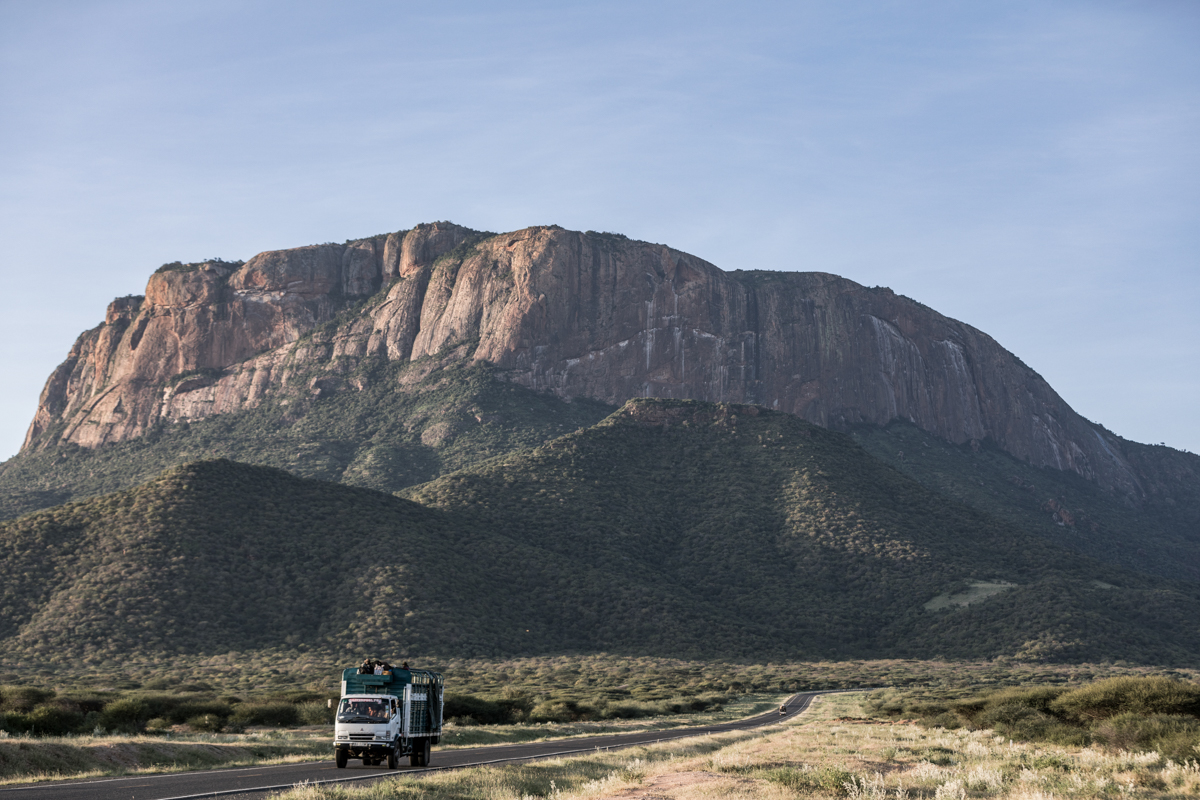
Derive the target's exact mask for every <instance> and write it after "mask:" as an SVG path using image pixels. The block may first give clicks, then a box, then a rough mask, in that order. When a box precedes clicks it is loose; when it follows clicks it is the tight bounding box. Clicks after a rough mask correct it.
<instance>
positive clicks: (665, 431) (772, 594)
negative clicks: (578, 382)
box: [406, 401, 1200, 663]
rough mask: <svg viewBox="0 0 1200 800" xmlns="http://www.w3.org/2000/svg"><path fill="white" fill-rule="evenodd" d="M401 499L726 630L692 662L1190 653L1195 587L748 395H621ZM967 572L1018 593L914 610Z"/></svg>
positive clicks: (1197, 635)
mask: <svg viewBox="0 0 1200 800" xmlns="http://www.w3.org/2000/svg"><path fill="white" fill-rule="evenodd" d="M406 495H407V496H409V497H412V498H413V499H415V500H417V501H419V502H421V503H423V504H426V505H431V506H435V507H438V508H443V509H445V510H447V511H450V512H452V513H453V514H454V517H455V520H456V524H457V525H458V526H460V527H466V528H473V529H479V530H491V531H495V532H497V533H503V534H505V535H506V536H509V537H511V538H513V539H514V540H519V541H523V542H527V543H529V544H531V545H534V546H536V547H538V548H542V549H545V550H549V551H551V552H554V553H559V554H562V555H564V556H567V557H574V558H577V559H581V560H583V561H586V563H588V564H591V565H593V566H596V567H601V568H609V569H612V570H615V571H621V572H623V573H624V574H627V575H629V576H633V577H635V578H636V582H637V583H639V584H641V585H645V586H654V587H658V588H659V589H660V590H669V591H670V592H671V593H672V594H673V595H674V596H676V597H679V598H686V603H685V606H684V607H686V606H691V607H693V608H703V607H706V606H712V607H715V608H718V609H720V610H721V611H722V612H723V614H724V616H725V618H726V619H729V620H735V621H736V622H735V623H734V624H732V625H725V626H722V627H721V628H714V629H713V630H711V631H709V632H708V633H707V634H706V635H705V636H704V639H703V645H702V646H701V648H700V650H699V651H697V652H698V653H699V654H705V653H707V654H709V655H712V654H714V653H722V654H725V653H735V652H738V649H739V648H741V647H745V645H744V644H743V643H744V642H746V641H747V638H748V637H754V638H755V639H757V640H758V642H761V643H756V647H757V648H759V651H760V652H764V651H765V652H770V651H771V650H773V649H774V648H773V647H772V646H771V644H769V642H774V643H776V644H777V646H778V647H779V649H781V650H783V651H784V652H788V653H791V654H793V655H794V656H796V657H800V656H803V657H813V656H827V657H847V656H859V655H864V654H868V653H869V654H889V655H897V656H930V655H936V654H940V655H945V656H949V657H979V656H997V655H1021V656H1028V657H1034V658H1052V659H1053V658H1068V659H1104V658H1134V659H1139V660H1149V661H1156V662H1160V663H1165V662H1168V661H1177V660H1179V659H1180V658H1182V657H1184V654H1185V653H1187V652H1198V651H1200V626H1198V623H1197V621H1196V617H1195V612H1197V611H1200V605H1198V604H1197V598H1196V593H1195V591H1194V590H1193V589H1191V588H1184V589H1182V590H1181V589H1177V588H1173V587H1170V586H1167V585H1166V584H1164V583H1163V582H1161V581H1159V582H1156V581H1152V580H1148V579H1144V578H1140V577H1138V576H1136V575H1133V574H1131V573H1126V572H1122V571H1119V570H1116V569H1113V568H1110V567H1105V566H1101V565H1100V564H1098V563H1097V562H1095V561H1093V560H1091V559H1087V558H1081V557H1079V556H1077V555H1074V554H1071V553H1067V552H1065V551H1064V550H1062V549H1061V548H1059V547H1057V546H1055V545H1054V544H1053V543H1051V542H1048V541H1046V540H1045V539H1044V538H1042V537H1039V536H1035V535H1031V534H1028V533H1026V532H1024V531H1022V530H1020V529H1019V528H1016V527H1014V526H1011V525H1007V524H1004V523H1001V522H998V521H996V520H995V519H994V518H991V517H988V516H986V515H983V514H981V513H979V512H977V511H974V510H972V509H970V508H968V507H966V506H964V505H962V504H959V503H957V502H954V501H949V500H946V499H945V498H943V497H941V496H938V495H936V494H934V493H933V492H931V491H929V490H927V489H925V488H924V487H922V486H920V485H919V484H917V483H915V482H914V481H912V480H911V479H909V478H907V477H905V476H904V475H902V474H901V473H899V472H897V471H895V470H893V469H891V468H889V467H887V466H886V465H884V464H882V463H880V462H879V461H878V460H876V459H874V458H871V457H870V456H869V455H868V454H867V453H866V452H865V451H863V450H862V449H861V448H859V447H858V446H856V445H855V444H854V443H853V442H852V441H851V440H850V439H849V438H848V437H846V436H844V435H842V434H838V433H834V432H830V431H827V430H824V429H821V428H818V427H816V426H813V425H810V424H807V423H805V422H803V421H801V420H798V419H796V418H795V417H792V416H789V415H786V414H778V413H772V412H767V411H764V410H762V409H759V408H757V407H753V406H712V405H707V404H699V403H692V402H681V401H631V402H630V403H628V404H627V405H626V406H625V407H624V408H622V409H621V410H620V411H619V412H617V413H616V414H614V415H613V416H612V417H610V418H608V419H607V420H605V421H604V422H602V423H601V424H599V425H597V426H595V427H593V428H590V429H587V430H585V431H581V432H579V433H576V434H572V435H568V436H566V437H563V438H562V439H558V440H554V441H552V442H550V443H548V444H546V445H543V446H542V447H539V448H537V449H536V450H535V451H533V452H532V453H521V454H516V455H513V456H510V457H505V458H499V459H496V460H494V461H491V462H488V463H486V464H484V465H480V466H477V467H473V468H468V469H466V470H463V471H462V472H459V473H456V474H453V475H449V476H445V477H443V478H440V479H438V480H436V481H433V482H431V483H429V484H425V485H422V486H418V487H414V488H413V489H410V490H407V491H406ZM970 580H975V581H1008V582H1012V583H1014V584H1017V586H1016V587H1013V588H1009V589H1006V590H1004V591H1002V592H1000V593H999V594H996V595H995V596H993V597H991V598H989V599H986V600H983V601H981V602H978V603H975V604H971V605H967V606H958V605H955V604H954V603H953V602H952V603H951V604H950V606H949V608H950V610H946V611H941V612H929V611H926V610H925V609H924V607H923V606H924V604H925V603H926V602H928V601H930V600H932V599H933V598H935V597H936V596H938V595H942V594H946V593H951V594H952V596H953V597H955V598H957V597H959V596H960V595H962V594H965V593H967V591H966V590H968V589H969V588H970V587H969V585H968V584H967V583H966V582H967V581H970ZM658 610H659V609H658V607H656V606H654V605H653V604H650V603H645V604H643V605H641V606H640V607H632V608H622V607H620V606H617V605H615V604H614V606H613V608H612V609H611V610H610V611H609V613H610V614H612V615H614V616H618V617H623V618H630V619H633V620H638V619H640V618H644V617H650V618H653V616H654V615H655V614H656V613H657V612H658ZM664 635H665V634H664ZM759 637H761V638H759ZM598 644H599V645H600V646H602V647H609V648H614V647H617V646H619V642H617V641H605V640H600V641H599V642H598ZM691 652H692V651H687V653H689V654H690V653H691Z"/></svg>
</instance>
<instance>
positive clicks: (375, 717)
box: [333, 665, 444, 769]
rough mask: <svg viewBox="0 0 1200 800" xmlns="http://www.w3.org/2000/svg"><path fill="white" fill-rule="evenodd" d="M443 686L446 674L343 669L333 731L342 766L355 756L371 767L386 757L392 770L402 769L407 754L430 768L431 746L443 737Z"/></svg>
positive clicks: (337, 760) (336, 756)
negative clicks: (401, 760)
mask: <svg viewBox="0 0 1200 800" xmlns="http://www.w3.org/2000/svg"><path fill="white" fill-rule="evenodd" d="M405 667H407V665H405ZM442 690H443V681H442V676H441V674H440V673H437V672H430V671H429V670H424V669H407V668H392V667H381V668H375V669H374V670H373V671H370V672H368V671H367V670H364V669H363V668H361V667H358V668H356V667H351V668H349V669H346V670H343V671H342V694H341V699H340V700H339V701H338V708H337V716H336V722H335V724H334V729H333V754H334V762H335V763H336V764H337V766H338V769H344V768H345V767H346V763H347V762H348V761H349V760H350V759H352V758H357V759H362V763H363V766H366V767H377V766H379V765H380V764H382V763H383V762H385V761H386V762H387V768H388V769H396V768H397V766H398V764H399V762H400V759H401V758H402V757H404V756H408V763H409V765H410V766H413V767H427V766H429V758H430V748H431V747H432V746H433V745H435V744H437V743H438V742H439V741H441V736H442V706H443V697H444V694H443V691H442Z"/></svg>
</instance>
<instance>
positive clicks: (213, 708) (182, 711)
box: [168, 700, 233, 725]
mask: <svg viewBox="0 0 1200 800" xmlns="http://www.w3.org/2000/svg"><path fill="white" fill-rule="evenodd" d="M232 713H233V708H232V707H231V706H230V705H229V704H228V703H222V702H221V701H220V700H192V701H189V702H186V703H180V704H179V705H177V706H176V707H175V708H173V709H171V712H170V714H169V715H168V716H169V717H170V719H171V721H172V722H176V723H178V722H186V723H187V724H189V725H191V724H192V719H193V718H195V717H213V718H215V719H218V720H221V721H224V720H225V718H226V717H228V716H229V715H230V714H232Z"/></svg>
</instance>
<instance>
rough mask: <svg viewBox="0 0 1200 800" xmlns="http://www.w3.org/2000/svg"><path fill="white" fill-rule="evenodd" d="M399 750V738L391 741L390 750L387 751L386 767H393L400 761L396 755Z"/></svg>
mask: <svg viewBox="0 0 1200 800" xmlns="http://www.w3.org/2000/svg"><path fill="white" fill-rule="evenodd" d="M398 752H400V740H399V739H397V740H396V741H394V742H392V752H390V753H388V756H387V758H388V769H395V768H396V766H397V765H398V764H399V763H400V759H399V758H397V757H396V753H398Z"/></svg>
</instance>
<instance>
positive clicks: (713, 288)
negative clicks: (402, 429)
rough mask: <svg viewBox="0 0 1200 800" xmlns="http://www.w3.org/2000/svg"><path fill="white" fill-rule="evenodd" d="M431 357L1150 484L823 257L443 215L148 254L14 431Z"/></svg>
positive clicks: (983, 348)
mask: <svg viewBox="0 0 1200 800" xmlns="http://www.w3.org/2000/svg"><path fill="white" fill-rule="evenodd" d="M434 355H438V356H441V357H442V358H443V359H445V358H446V357H454V358H461V359H464V360H470V361H475V362H479V361H486V362H490V363H492V364H494V365H495V366H496V367H497V368H498V370H499V371H500V374H502V375H503V376H505V377H506V378H507V379H508V380H511V381H514V382H517V383H519V384H522V385H525V386H527V387H530V388H533V389H537V390H543V391H548V392H553V393H555V394H557V395H559V396H561V397H565V398H574V397H591V398H596V399H599V400H604V401H607V402H611V403H622V402H624V401H625V400H628V399H631V398H636V397H657V398H677V399H695V400H705V401H712V402H737V403H750V404H755V405H761V406H765V407H767V408H771V409H776V410H780V411H785V412H788V413H791V414H795V415H797V416H800V417H802V418H804V419H807V420H809V421H811V422H814V423H817V424H819V425H823V426H827V427H833V428H839V427H845V426H848V425H853V424H857V423H874V424H880V425H882V424H886V423H888V422H889V421H891V420H895V419H902V420H908V421H911V422H912V423H914V424H916V425H917V426H919V427H920V428H922V429H924V430H925V431H928V432H930V433H933V434H935V435H937V436H939V437H942V438H944V439H946V440H949V441H952V442H956V443H963V442H968V441H971V440H985V439H990V440H992V441H993V442H995V443H996V444H997V445H998V446H999V447H1001V448H1002V449H1004V450H1005V451H1007V452H1009V453H1011V454H1012V455H1014V456H1017V457H1019V458H1021V459H1023V460H1026V461H1029V462H1030V463H1033V464H1036V465H1040V466H1048V467H1053V468H1057V469H1060V470H1068V471H1073V472H1075V473H1078V474H1079V475H1081V476H1084V477H1085V478H1087V479H1089V480H1092V481H1094V482H1096V483H1098V484H1100V485H1101V486H1103V487H1105V488H1109V489H1112V490H1115V491H1117V492H1119V493H1121V494H1124V495H1126V496H1127V497H1129V498H1130V499H1131V500H1133V501H1135V502H1136V501H1137V500H1139V499H1140V498H1141V497H1142V496H1143V495H1144V492H1145V488H1144V487H1143V486H1142V483H1141V481H1140V480H1139V477H1138V472H1137V471H1136V470H1135V469H1134V468H1132V467H1131V465H1130V462H1129V459H1128V456H1127V455H1126V453H1125V452H1124V448H1123V441H1122V440H1121V439H1120V438H1119V437H1116V436H1114V435H1113V434H1111V433H1109V432H1108V431H1106V430H1104V429H1103V428H1101V427H1100V426H1098V425H1094V424H1092V423H1090V422H1089V421H1087V420H1085V419H1083V418H1082V417H1081V416H1080V415H1078V414H1077V413H1075V412H1074V411H1073V410H1072V409H1071V408H1070V406H1068V405H1067V404H1066V403H1065V402H1064V401H1063V400H1062V398H1060V397H1059V396H1058V394H1057V393H1056V392H1055V391H1054V390H1053V389H1052V388H1051V387H1050V386H1049V384H1047V383H1046V381H1044V380H1043V379H1042V378H1041V377H1040V376H1039V375H1038V374H1037V373H1035V372H1034V371H1033V370H1031V369H1029V368H1028V367H1027V366H1025V365H1024V364H1023V363H1022V362H1021V361H1020V360H1019V359H1017V358H1016V357H1015V356H1013V355H1012V354H1011V353H1009V352H1008V351H1006V350H1005V349H1004V348H1003V347H1001V346H1000V345H999V344H997V343H996V342H995V341H994V340H993V339H992V338H991V337H989V336H988V335H987V334H985V333H983V332H981V331H978V330H976V329H975V328H972V327H971V326H969V325H966V324H963V323H961V322H958V321H956V320H952V319H949V318H947V317H944V316H942V315H941V314H938V313H937V312H936V311H934V310H932V309H930V308H927V307H926V306H923V305H921V304H920V303H917V302H915V301H913V300H910V299H908V298H906V297H903V296H900V295H897V294H895V293H894V292H892V291H891V290H889V289H885V288H867V287H864V286H860V285H858V284H856V283H854V282H852V281H849V280H845V279H843V278H840V277H837V276H835V275H830V274H826V273H820V272H768V271H750V272H743V271H735V272H725V271H723V270H721V269H719V268H717V267H716V266H714V265H712V264H709V263H708V262H706V261H704V260H702V259H700V258H697V257H695V256H692V255H689V254H687V253H683V252H680V251H678V250H674V249H672V248H670V247H667V246H665V245H660V244H652V243H648V242H640V241H633V240H630V239H627V238H626V237H624V236H620V235H617V234H601V233H595V232H587V233H580V232H575V231H568V230H564V229H562V228H559V227H556V226H541V227H533V228H527V229H525V230H520V231H515V232H512V233H504V234H498V235H497V234H481V233H479V232H476V231H472V230H470V229H467V228H463V227H460V226H457V225H453V224H449V223H442V222H439V223H433V224H424V225H418V226H417V227H415V228H413V229H411V230H409V231H404V232H398V233H392V234H388V235H383V236H376V237H372V238H368V239H362V240H357V241H350V242H347V243H345V244H341V245H338V244H324V245H315V246H309V247H300V248H296V249H291V250H280V251H272V252H266V253H260V254H259V255H256V256H254V257H253V258H252V259H250V260H249V261H247V262H245V263H227V262H207V263H201V264H176V265H170V266H166V267H163V268H162V269H160V270H159V271H157V272H156V273H154V274H153V275H152V276H151V277H150V280H149V282H148V284H147V287H146V294H145V296H144V297H127V298H120V299H118V300H115V301H114V302H113V303H112V304H111V305H110V306H109V309H108V312H107V314H106V316H105V320H104V322H103V323H102V324H101V325H99V326H98V327H96V328H94V329H92V330H90V331H87V332H85V333H84V334H82V335H81V336H80V337H79V339H78V340H77V341H76V343H75V345H74V346H73V347H72V349H71V352H70V353H69V355H68V357H67V359H66V361H64V362H63V363H62V364H61V365H60V366H59V367H58V368H57V369H56V370H55V371H54V373H53V374H52V375H51V376H50V378H49V380H48V381H47V383H46V386H45V389H44V390H43V392H42V395H41V398H40V402H39V406H38V410H37V413H36V416H35V418H34V420H33V422H32V424H31V425H30V428H29V432H28V434H27V437H26V441H25V445H24V446H25V448H27V449H28V448H39V447H47V446H53V445H54V444H55V443H58V442H70V443H74V444H77V445H81V446H84V447H97V446H100V445H103V444H106V443H109V442H119V441H124V440H128V439H132V438H135V437H138V436H140V435H142V434H143V433H145V432H146V431H147V430H149V429H150V428H151V427H153V426H155V425H158V424H170V423H172V422H176V421H181V420H195V419H201V418H204V417H208V416H211V415H214V414H226V413H234V412H237V411H240V410H244V409H248V408H252V407H255V406H256V405H258V404H260V403H262V402H264V401H265V400H266V399H268V398H270V397H272V395H273V394H275V393H278V392H281V391H284V390H286V391H289V392H296V391H302V392H305V393H308V394H311V395H314V396H320V395H321V394H322V393H328V392H339V391H345V392H353V391H356V390H361V389H362V388H363V387H362V385H361V381H362V380H363V378H362V377H361V373H360V372H356V370H357V368H358V367H359V366H360V365H361V364H363V363H364V362H365V361H366V360H369V359H387V360H391V361H396V360H418V359H422V358H425V357H428V356H434Z"/></svg>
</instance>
